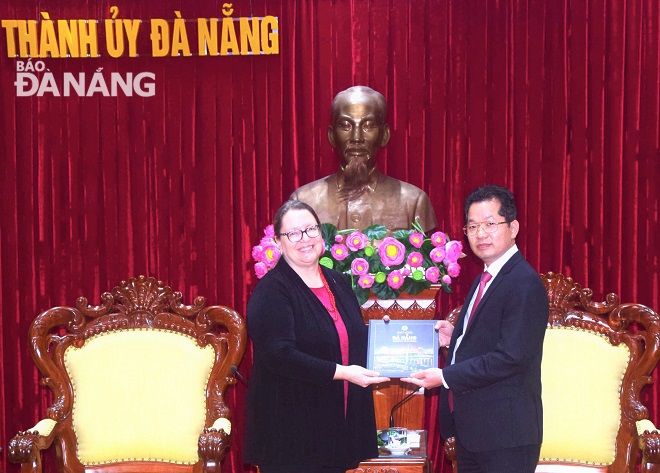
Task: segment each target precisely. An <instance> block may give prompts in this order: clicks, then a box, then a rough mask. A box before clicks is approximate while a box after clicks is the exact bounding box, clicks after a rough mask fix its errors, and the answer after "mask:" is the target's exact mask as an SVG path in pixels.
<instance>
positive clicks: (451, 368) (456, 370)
mask: <svg viewBox="0 0 660 473" xmlns="http://www.w3.org/2000/svg"><path fill="white" fill-rule="evenodd" d="M478 286H479V277H477V279H476V280H475V282H474V284H473V285H472V289H471V290H470V294H469V295H468V298H467V301H466V303H465V304H464V305H463V309H462V310H461V313H460V315H459V317H458V320H457V322H456V328H455V329H454V333H453V335H452V338H451V342H450V344H449V355H448V357H449V359H448V360H447V363H450V362H451V354H452V353H453V352H454V347H455V345H456V339H457V338H458V336H459V335H460V334H461V332H462V331H463V330H462V327H463V320H464V319H465V313H466V311H467V308H468V305H469V301H470V300H471V298H472V295H473V294H474V292H475V290H477V288H478ZM548 311H549V308H548V297H547V293H546V290H545V287H544V286H543V282H542V281H541V278H540V277H539V275H538V273H537V272H536V271H535V270H534V269H533V268H532V267H531V266H530V265H529V264H528V263H527V261H525V259H524V258H523V256H522V254H521V253H520V252H519V251H518V252H516V253H515V254H514V255H513V256H512V257H511V259H510V260H509V261H507V262H506V264H505V265H504V266H503V267H502V270H501V271H500V272H499V273H498V275H497V277H495V278H494V279H493V280H492V282H491V284H490V287H489V288H488V290H487V291H486V293H485V294H484V296H483V298H482V299H481V302H480V304H479V306H478V307H477V310H476V312H475V313H474V315H473V317H474V319H473V320H471V321H470V323H469V327H468V329H467V331H466V334H465V336H464V337H463V340H462V341H461V344H460V346H459V348H458V351H457V353H456V359H455V363H454V364H453V365H449V364H448V365H446V366H445V367H444V368H443V370H442V374H443V376H444V378H445V382H446V383H447V385H448V386H449V388H450V389H451V390H452V394H453V400H454V412H453V414H452V413H450V411H449V403H448V395H447V390H446V389H445V388H441V392H440V411H439V416H440V428H441V432H442V435H443V437H445V438H448V437H452V436H456V437H457V438H458V439H460V442H461V444H462V445H463V446H464V447H465V448H466V449H467V450H469V451H473V452H483V451H489V450H498V449H502V448H511V447H517V446H522V445H532V444H540V443H541V441H542V433H543V407H542V403H541V356H542V352H543V337H544V336H545V330H546V327H547V323H548Z"/></svg>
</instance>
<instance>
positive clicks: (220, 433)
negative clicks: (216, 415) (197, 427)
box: [197, 417, 231, 473]
mask: <svg viewBox="0 0 660 473" xmlns="http://www.w3.org/2000/svg"><path fill="white" fill-rule="evenodd" d="M230 433H231V422H229V419H226V418H224V417H223V418H220V419H217V420H216V421H215V422H214V423H213V426H211V427H210V428H205V429H204V432H202V434H201V435H200V436H199V442H198V443H197V452H198V453H199V458H201V459H202V471H204V473H220V463H221V462H222V459H223V458H224V457H225V453H226V452H227V450H228V449H229V442H230Z"/></svg>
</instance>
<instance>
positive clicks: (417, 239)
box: [408, 232, 424, 248]
mask: <svg viewBox="0 0 660 473" xmlns="http://www.w3.org/2000/svg"><path fill="white" fill-rule="evenodd" d="M408 241H409V242H410V244H411V245H412V246H414V247H415V248H421V247H422V244H424V235H422V234H421V233H419V232H412V233H411V234H410V236H409V237H408Z"/></svg>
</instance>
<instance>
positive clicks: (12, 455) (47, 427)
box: [7, 419, 57, 473]
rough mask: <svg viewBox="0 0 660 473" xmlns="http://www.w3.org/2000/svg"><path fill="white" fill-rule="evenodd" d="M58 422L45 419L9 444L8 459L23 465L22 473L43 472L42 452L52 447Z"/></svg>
mask: <svg viewBox="0 0 660 473" xmlns="http://www.w3.org/2000/svg"><path fill="white" fill-rule="evenodd" d="M56 426H57V422H55V421H54V420H52V419H43V420H41V421H39V422H38V423H37V425H35V426H34V427H32V428H31V429H28V430H26V431H23V432H19V433H18V434H16V436H15V437H14V438H13V439H11V441H10V442H9V449H8V450H7V458H8V459H9V461H10V462H12V463H21V464H23V466H22V467H21V471H22V472H34V473H38V472H41V453H40V451H41V450H45V449H47V448H48V447H50V446H51V444H52V443H53V439H54V438H55V431H56V429H55V427H56Z"/></svg>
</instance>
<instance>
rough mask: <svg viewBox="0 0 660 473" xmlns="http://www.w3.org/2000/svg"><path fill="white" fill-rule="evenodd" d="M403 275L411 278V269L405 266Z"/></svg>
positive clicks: (402, 270)
mask: <svg viewBox="0 0 660 473" xmlns="http://www.w3.org/2000/svg"><path fill="white" fill-rule="evenodd" d="M401 274H403V275H404V276H405V277H408V276H410V268H407V267H405V266H404V267H403V268H401Z"/></svg>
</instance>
